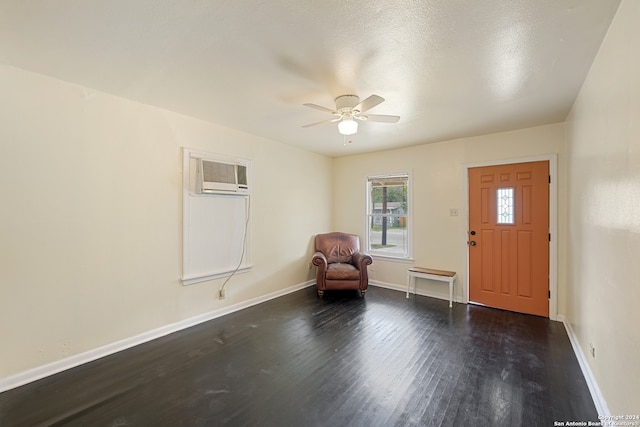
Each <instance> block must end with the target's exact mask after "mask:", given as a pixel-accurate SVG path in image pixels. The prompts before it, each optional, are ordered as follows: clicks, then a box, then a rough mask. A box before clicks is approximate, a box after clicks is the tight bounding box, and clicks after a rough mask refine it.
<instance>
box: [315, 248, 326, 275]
mask: <svg viewBox="0 0 640 427" xmlns="http://www.w3.org/2000/svg"><path fill="white" fill-rule="evenodd" d="M311 262H312V263H313V265H315V266H317V267H318V268H319V269H320V270H323V271H324V270H326V269H327V257H325V256H324V254H323V253H322V252H316V253H315V254H313V258H311Z"/></svg>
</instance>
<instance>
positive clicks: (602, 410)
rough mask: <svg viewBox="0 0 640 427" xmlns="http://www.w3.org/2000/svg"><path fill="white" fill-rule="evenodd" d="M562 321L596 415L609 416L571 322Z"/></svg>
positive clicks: (605, 403) (609, 413)
mask: <svg viewBox="0 0 640 427" xmlns="http://www.w3.org/2000/svg"><path fill="white" fill-rule="evenodd" d="M563 317H564V316H563ZM562 323H563V324H564V327H565V329H566V330H567V335H568V336H569V341H570V342H571V347H573V352H574V353H575V355H576V359H578V364H579V365H580V369H581V370H582V375H584V379H585V381H586V382H587V386H588V387H589V392H590V393H591V398H592V399H593V403H594V405H596V410H597V411H598V415H600V416H601V417H610V416H611V412H609V407H608V406H607V402H606V401H605V400H604V396H602V393H601V392H600V387H598V383H597V382H596V379H595V377H594V376H593V372H591V368H589V363H588V362H587V358H586V357H585V354H584V352H583V351H582V347H580V343H579V342H578V337H577V336H576V334H575V333H574V332H573V328H572V327H571V323H569V322H567V321H563V322H562Z"/></svg>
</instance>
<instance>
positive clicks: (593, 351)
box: [589, 343, 596, 358]
mask: <svg viewBox="0 0 640 427" xmlns="http://www.w3.org/2000/svg"><path fill="white" fill-rule="evenodd" d="M589 351H590V352H591V357H594V358H595V357H596V348H595V347H594V345H593V343H589Z"/></svg>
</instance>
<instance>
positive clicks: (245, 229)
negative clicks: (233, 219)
mask: <svg viewBox="0 0 640 427" xmlns="http://www.w3.org/2000/svg"><path fill="white" fill-rule="evenodd" d="M250 197H251V196H247V220H246V221H245V223H244V233H243V236H242V253H241V254H240V262H239V263H238V265H237V267H236V269H235V270H233V272H231V274H230V275H229V276H228V277H227V278H226V280H225V281H224V283H223V284H222V286H220V291H219V293H220V294H221V295H224V287H225V286H226V285H227V282H228V281H229V280H230V279H231V278H232V277H233V275H234V274H236V273H237V272H238V270H239V269H240V266H241V265H242V260H243V259H244V253H245V251H246V248H247V229H248V228H249V215H250V214H251V209H250V205H251V199H250Z"/></svg>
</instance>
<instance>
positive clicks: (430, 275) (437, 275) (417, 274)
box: [407, 267, 458, 307]
mask: <svg viewBox="0 0 640 427" xmlns="http://www.w3.org/2000/svg"><path fill="white" fill-rule="evenodd" d="M416 278H420V279H429V280H438V281H441V282H447V283H449V307H453V282H455V280H456V279H457V278H458V275H457V274H456V272H455V271H444V270H433V269H431V268H422V267H411V268H410V269H409V270H407V298H409V290H410V289H411V279H413V294H414V295H415V294H416Z"/></svg>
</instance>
